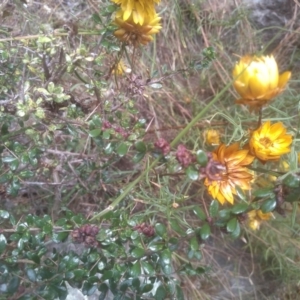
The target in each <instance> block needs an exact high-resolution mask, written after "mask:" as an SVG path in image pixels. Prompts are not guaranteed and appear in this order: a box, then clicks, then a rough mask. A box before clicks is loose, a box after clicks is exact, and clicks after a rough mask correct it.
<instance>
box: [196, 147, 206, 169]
mask: <svg viewBox="0 0 300 300" xmlns="http://www.w3.org/2000/svg"><path fill="white" fill-rule="evenodd" d="M196 157H197V162H198V163H199V164H200V165H201V166H202V167H205V166H206V165H207V161H208V159H207V155H206V152H205V151H203V150H198V151H197V153H196Z"/></svg>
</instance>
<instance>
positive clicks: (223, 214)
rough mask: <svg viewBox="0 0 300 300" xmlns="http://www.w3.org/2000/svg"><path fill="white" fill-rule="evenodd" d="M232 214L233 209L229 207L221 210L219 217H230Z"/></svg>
mask: <svg viewBox="0 0 300 300" xmlns="http://www.w3.org/2000/svg"><path fill="white" fill-rule="evenodd" d="M230 216H231V211H230V209H229V208H227V209H221V210H219V217H220V218H222V219H229V218H230Z"/></svg>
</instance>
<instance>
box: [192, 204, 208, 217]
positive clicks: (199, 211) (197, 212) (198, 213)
mask: <svg viewBox="0 0 300 300" xmlns="http://www.w3.org/2000/svg"><path fill="white" fill-rule="evenodd" d="M193 212H194V214H195V215H196V216H197V217H198V218H199V219H200V220H201V221H205V220H206V214H205V212H204V211H203V210H202V209H201V208H200V207H199V206H195V207H194V208H193Z"/></svg>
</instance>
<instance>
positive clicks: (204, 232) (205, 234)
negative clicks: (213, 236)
mask: <svg viewBox="0 0 300 300" xmlns="http://www.w3.org/2000/svg"><path fill="white" fill-rule="evenodd" d="M210 233H211V231H210V226H209V225H208V224H207V223H205V224H204V225H203V226H202V227H201V229H200V236H201V239H202V240H203V241H205V240H207V239H208V238H209V236H210Z"/></svg>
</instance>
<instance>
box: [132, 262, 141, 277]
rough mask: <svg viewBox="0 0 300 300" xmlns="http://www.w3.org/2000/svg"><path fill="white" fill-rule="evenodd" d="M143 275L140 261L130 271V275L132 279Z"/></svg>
mask: <svg viewBox="0 0 300 300" xmlns="http://www.w3.org/2000/svg"><path fill="white" fill-rule="evenodd" d="M141 273H142V270H141V264H140V262H139V261H136V262H135V263H134V264H133V266H132V267H131V269H130V274H131V276H132V277H138V276H140V275H141Z"/></svg>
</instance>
